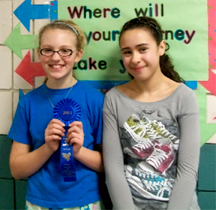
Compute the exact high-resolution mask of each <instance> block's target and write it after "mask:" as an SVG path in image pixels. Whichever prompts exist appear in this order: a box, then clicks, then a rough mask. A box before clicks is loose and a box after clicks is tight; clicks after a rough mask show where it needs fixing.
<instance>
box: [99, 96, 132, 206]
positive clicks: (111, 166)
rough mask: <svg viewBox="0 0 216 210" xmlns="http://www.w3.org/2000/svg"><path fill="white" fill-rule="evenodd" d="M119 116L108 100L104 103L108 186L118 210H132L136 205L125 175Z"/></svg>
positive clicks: (104, 155)
mask: <svg viewBox="0 0 216 210" xmlns="http://www.w3.org/2000/svg"><path fill="white" fill-rule="evenodd" d="M116 118H117V116H114V114H113V111H111V110H110V109H109V105H108V100H107V99H106V100H105V102H104V113H103V120H104V123H103V125H104V127H103V158H104V167H105V175H106V184H107V187H108V191H109V194H110V197H111V200H112V203H113V207H114V209H116V210H132V209H134V204H133V200H132V195H131V192H130V189H129V186H128V183H127V181H126V178H125V174H124V163H123V154H122V148H121V144H120V139H119V133H118V128H117V126H118V125H117V121H116Z"/></svg>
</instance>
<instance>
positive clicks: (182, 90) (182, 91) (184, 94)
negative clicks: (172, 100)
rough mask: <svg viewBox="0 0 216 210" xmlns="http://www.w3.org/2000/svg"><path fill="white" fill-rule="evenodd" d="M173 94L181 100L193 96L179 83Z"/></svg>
mask: <svg viewBox="0 0 216 210" xmlns="http://www.w3.org/2000/svg"><path fill="white" fill-rule="evenodd" d="M175 92H176V95H177V96H179V97H181V98H190V97H192V96H195V93H194V91H193V90H192V89H191V88H189V87H188V86H187V85H186V84H184V83H181V84H180V85H179V86H178V88H177V90H176V91H175Z"/></svg>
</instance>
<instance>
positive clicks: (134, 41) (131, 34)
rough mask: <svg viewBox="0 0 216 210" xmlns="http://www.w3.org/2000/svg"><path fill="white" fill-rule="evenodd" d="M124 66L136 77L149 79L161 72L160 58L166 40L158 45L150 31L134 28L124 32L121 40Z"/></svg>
mask: <svg viewBox="0 0 216 210" xmlns="http://www.w3.org/2000/svg"><path fill="white" fill-rule="evenodd" d="M120 48H121V52H122V59H123V63H124V66H125V68H126V70H127V71H128V73H130V74H131V75H132V76H133V77H134V79H138V80H147V79H149V78H151V77H152V76H153V75H156V74H157V73H161V70H160V65H159V59H160V56H161V55H163V54H164V52H165V42H164V41H162V42H161V43H160V45H159V46H158V45H157V43H156V41H155V40H154V38H153V37H152V35H151V34H150V32H148V31H147V30H144V29H132V30H128V31H126V32H124V34H123V35H122V37H121V40H120Z"/></svg>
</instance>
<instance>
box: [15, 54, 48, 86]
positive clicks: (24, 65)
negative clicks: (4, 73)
mask: <svg viewBox="0 0 216 210" xmlns="http://www.w3.org/2000/svg"><path fill="white" fill-rule="evenodd" d="M15 72H16V73H17V74H18V75H19V76H21V77H22V78H23V79H24V80H25V81H26V82H28V83H29V84H30V85H32V86H34V77H39V76H46V73H45V71H44V70H43V68H42V65H41V63H40V62H34V63H32V62H31V55H30V51H29V52H28V53H27V54H26V56H25V57H24V58H23V60H22V61H21V63H20V64H19V66H18V67H17V69H16V70H15Z"/></svg>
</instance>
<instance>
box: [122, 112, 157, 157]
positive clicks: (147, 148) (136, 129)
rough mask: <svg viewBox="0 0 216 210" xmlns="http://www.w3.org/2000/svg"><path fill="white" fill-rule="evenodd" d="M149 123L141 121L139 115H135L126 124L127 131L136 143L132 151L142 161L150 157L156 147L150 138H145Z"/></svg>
mask: <svg viewBox="0 0 216 210" xmlns="http://www.w3.org/2000/svg"><path fill="white" fill-rule="evenodd" d="M148 124H149V121H148V120H146V119H144V120H143V119H140V118H139V117H138V116H137V115H135V114H133V115H132V116H131V117H130V118H129V119H128V120H127V122H125V123H124V127H125V129H126V130H127V131H128V133H129V134H130V135H131V137H132V138H133V140H134V141H135V142H136V144H135V145H133V146H132V147H131V148H130V149H131V150H132V151H133V153H134V154H136V155H137V156H138V157H139V158H141V159H146V158H147V157H149V156H150V155H151V154H152V152H153V150H154V145H153V143H152V141H151V140H150V139H149V138H145V134H146V128H147V125H148Z"/></svg>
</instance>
